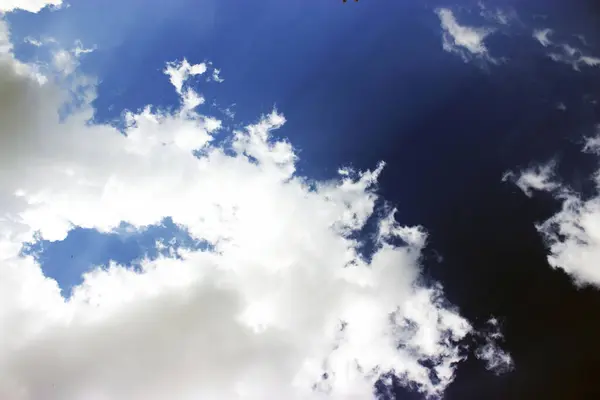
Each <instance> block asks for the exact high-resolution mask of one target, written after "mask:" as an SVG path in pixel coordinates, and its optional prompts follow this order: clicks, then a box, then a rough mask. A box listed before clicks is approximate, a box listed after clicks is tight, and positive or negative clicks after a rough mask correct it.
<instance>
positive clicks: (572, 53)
mask: <svg viewBox="0 0 600 400" xmlns="http://www.w3.org/2000/svg"><path fill="white" fill-rule="evenodd" d="M553 33H554V31H553V30H552V29H549V28H545V29H536V30H534V31H533V35H532V36H533V37H534V38H535V39H536V40H537V41H538V42H539V43H540V44H541V45H542V46H544V47H547V48H552V49H553V50H552V51H551V52H550V53H548V57H549V58H550V59H552V60H553V61H556V62H560V63H564V64H569V65H571V66H572V67H573V69H574V70H576V71H579V70H580V67H581V66H588V67H597V66H600V58H598V57H594V56H590V55H587V54H584V53H583V52H582V50H580V49H579V48H577V47H575V46H572V45H570V44H568V43H564V42H562V43H555V42H554V41H552V40H551V39H550V35H552V34H553ZM574 36H577V37H578V38H579V39H580V40H581V41H582V42H583V43H584V44H585V38H584V37H583V36H581V35H574Z"/></svg>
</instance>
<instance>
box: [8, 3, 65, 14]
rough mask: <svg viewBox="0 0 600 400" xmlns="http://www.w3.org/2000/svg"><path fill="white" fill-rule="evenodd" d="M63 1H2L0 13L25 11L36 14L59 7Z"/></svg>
mask: <svg viewBox="0 0 600 400" xmlns="http://www.w3.org/2000/svg"><path fill="white" fill-rule="evenodd" d="M60 5H62V0H2V1H1V2H0V13H3V12H11V11H15V10H25V11H29V12H33V13H36V12H38V11H40V10H42V9H43V8H45V7H51V6H54V7H59V6H60Z"/></svg>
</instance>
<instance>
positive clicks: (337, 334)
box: [0, 23, 499, 400]
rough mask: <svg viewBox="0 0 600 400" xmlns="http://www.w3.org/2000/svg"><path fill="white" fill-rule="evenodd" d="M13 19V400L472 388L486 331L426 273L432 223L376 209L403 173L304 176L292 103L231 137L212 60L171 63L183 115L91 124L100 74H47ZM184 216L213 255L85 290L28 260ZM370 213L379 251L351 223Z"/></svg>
mask: <svg viewBox="0 0 600 400" xmlns="http://www.w3.org/2000/svg"><path fill="white" fill-rule="evenodd" d="M0 27H1V28H2V29H1V30H0V31H1V32H3V34H0V49H1V53H0V71H1V73H0V120H1V121H2V125H1V127H0V212H1V214H0V332H1V333H2V337H1V340H0V398H2V399H18V400H29V399H35V400H37V399H40V398H44V399H48V400H58V399H60V400H83V399H85V400H89V399H111V400H120V399H123V400H125V399H127V400H132V399H133V400H135V399H140V400H141V399H143V400H152V399H165V398H174V399H188V398H189V399H192V398H220V399H237V398H239V399H279V398H286V399H311V398H314V399H318V398H324V397H327V398H332V399H365V398H369V397H371V396H372V387H373V383H374V381H375V379H377V377H378V376H379V374H380V373H384V372H388V371H394V373H395V374H397V375H398V376H399V377H400V378H401V379H402V380H403V381H404V382H405V383H406V384H411V385H416V387H418V388H419V390H420V391H422V392H424V393H426V394H429V395H438V394H440V393H442V392H443V390H444V389H445V387H446V386H447V385H448V384H449V383H450V382H451V381H452V380H453V377H454V369H455V367H456V363H457V362H458V361H460V360H461V359H462V358H463V355H464V351H463V350H462V347H461V345H459V343H458V342H459V341H461V339H463V338H465V337H466V336H467V335H468V334H469V333H470V332H472V327H471V325H470V324H469V322H468V321H466V320H465V319H464V318H462V317H461V316H460V315H459V314H458V312H457V311H456V310H454V309H451V308H448V306H447V305H445V302H444V301H443V298H442V295H443V293H442V288H441V287H440V286H439V285H434V286H432V287H428V286H424V285H423V284H422V283H418V282H420V279H419V278H420V269H419V259H420V254H421V249H422V247H423V246H424V245H425V242H426V234H425V232H424V230H423V229H422V228H420V227H403V226H400V225H398V224H397V223H396V222H395V221H394V217H393V210H392V209H388V210H387V211H385V212H383V213H382V214H381V216H380V217H377V216H376V215H375V213H374V207H375V201H376V200H377V198H378V197H377V194H376V192H375V189H376V182H377V177H378V175H379V173H380V171H381V168H383V164H382V165H380V166H378V167H377V168H376V169H374V170H373V171H365V172H354V171H350V170H346V169H342V170H340V172H339V177H338V178H336V179H334V180H331V181H319V182H314V181H310V180H308V179H305V178H302V177H299V176H296V175H295V163H296V159H297V157H296V154H295V152H294V149H293V148H292V146H291V144H289V143H288V142H286V141H285V140H281V139H275V138H273V137H272V136H271V132H272V130H274V129H277V128H279V127H281V126H282V125H283V124H284V123H285V118H284V117H283V115H282V114H280V113H278V112H276V111H273V112H272V113H270V114H269V115H266V116H263V117H261V118H260V119H259V120H258V121H256V123H255V124H253V125H250V126H248V127H246V128H245V129H244V130H242V131H236V132H234V134H233V136H232V137H231V138H230V140H229V141H228V142H227V143H226V144H222V145H217V144H213V143H212V142H213V134H214V133H215V132H216V131H218V130H219V129H220V127H221V122H220V121H218V120H216V119H214V118H210V117H207V116H203V115H201V114H199V113H198V112H197V111H196V107H197V106H198V105H200V104H202V96H201V95H200V94H198V93H197V92H196V91H195V90H193V89H192V87H191V85H190V83H189V81H188V79H189V78H190V76H193V75H201V74H203V73H205V72H206V66H201V65H195V66H194V65H190V64H189V63H187V61H183V62H179V63H171V64H168V65H167V67H166V69H165V73H166V74H167V75H169V78H170V80H171V82H172V83H173V85H174V87H175V89H176V90H177V92H178V93H179V94H180V97H181V107H180V108H179V109H178V110H175V111H173V112H166V111H163V110H156V109H153V108H152V107H147V108H146V109H145V110H143V111H140V112H136V113H132V112H129V113H127V115H126V117H125V119H126V128H125V129H124V132H120V131H118V130H117V129H116V128H114V127H111V126H108V125H98V124H90V123H89V120H90V118H91V117H92V116H93V109H92V108H91V106H90V101H91V100H92V99H93V96H94V86H93V81H91V80H89V79H86V78H85V77H81V76H77V75H73V69H71V68H69V69H67V70H65V69H61V70H60V71H57V74H56V75H55V76H53V77H49V79H42V77H41V75H40V74H39V73H38V72H36V70H35V69H33V68H31V67H30V66H28V65H24V64H21V63H19V62H18V61H16V60H15V58H14V56H13V55H12V53H11V51H10V42H9V40H8V33H7V30H6V27H5V26H4V25H3V24H2V23H0ZM2 43H4V44H2ZM75 74H76V72H75ZM65 75H67V78H68V79H67V78H65ZM56 79H58V81H57V80H56ZM64 85H78V90H77V91H73V90H71V91H70V90H68V89H73V88H72V87H70V88H69V87H66V88H65V87H64ZM69 93H83V96H82V97H79V98H77V99H76V100H77V101H71V100H72V98H71V97H70V95H69ZM69 102H71V103H70V108H69V110H70V112H69V114H68V115H67V116H64V113H63V117H62V118H61V116H60V115H61V112H59V111H61V110H64V104H65V103H69ZM378 215H379V214H378ZM168 216H170V217H172V218H173V221H174V222H175V223H177V224H180V225H182V226H183V227H185V228H186V229H188V230H189V232H190V234H191V235H192V236H193V237H194V238H196V239H202V240H206V241H209V242H210V243H211V244H212V245H213V246H212V247H211V249H210V250H205V251H202V250H193V251H192V250H181V251H180V252H179V253H180V254H179V256H180V257H178V258H175V257H172V258H169V257H161V258H159V259H157V260H153V261H150V260H148V261H145V262H143V264H142V268H141V271H140V270H134V269H132V268H128V267H127V266H121V265H110V266H108V267H105V268H97V269H95V270H94V271H92V272H90V273H88V274H86V275H85V277H84V282H83V283H82V284H81V285H80V286H77V287H75V288H74V290H73V295H72V297H71V298H69V299H68V300H67V299H64V298H63V297H62V296H61V293H60V290H59V288H58V285H57V283H56V282H55V281H54V280H52V279H50V278H48V277H46V276H44V274H43V272H42V270H41V268H40V265H38V264H37V263H36V261H35V260H34V259H33V258H32V257H29V256H22V255H21V254H20V250H21V246H22V244H23V243H24V242H26V241H30V240H32V239H33V237H34V234H35V233H36V232H38V233H39V235H41V237H43V238H46V239H49V240H60V239H63V238H64V237H65V236H66V234H67V233H68V231H69V230H70V229H72V228H73V227H74V226H80V227H87V228H95V229H98V230H101V231H110V230H112V229H115V228H116V227H118V226H119V224H120V223H121V222H123V221H124V222H128V223H130V224H132V225H134V226H136V227H143V226H146V225H149V224H154V223H158V222H159V221H161V220H162V219H163V218H165V217H168ZM369 218H376V219H377V222H378V223H377V226H378V228H377V231H378V235H377V237H376V242H377V246H376V250H375V252H374V255H373V258H372V260H371V261H366V260H364V259H363V258H361V257H360V256H359V255H358V250H357V248H358V247H359V245H360V244H361V242H360V241H358V240H356V239H352V238H351V235H350V233H352V232H355V231H357V230H360V229H361V228H363V227H364V226H365V224H366V221H367V219H369ZM392 239H394V240H392ZM397 239H402V240H403V241H404V242H405V245H404V246H397V245H395V244H392V242H395V241H396V240H397ZM498 351H499V350H498ZM486 357H490V355H489V354H486ZM424 361H428V362H427V363H424ZM432 364H433V366H431V365H432ZM427 365H429V366H427ZM325 377H326V378H325Z"/></svg>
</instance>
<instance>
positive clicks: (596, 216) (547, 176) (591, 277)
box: [516, 136, 600, 288]
mask: <svg viewBox="0 0 600 400" xmlns="http://www.w3.org/2000/svg"><path fill="white" fill-rule="evenodd" d="M583 150H584V151H585V152H589V153H593V154H596V155H598V156H600V136H598V137H593V138H589V139H588V140H587V142H586V145H585V147H584V149H583ZM552 170H553V166H552V165H551V164H550V165H547V166H541V167H539V168H537V169H535V170H528V171H524V172H523V173H522V174H521V177H520V178H519V179H518V180H517V181H516V182H517V184H519V181H521V182H527V183H528V184H525V185H519V186H520V187H521V188H522V189H523V190H524V191H525V193H530V192H529V190H528V188H534V189H539V190H545V191H549V192H551V193H553V195H554V196H555V197H556V198H557V199H559V200H561V201H562V208H561V210H560V211H559V212H558V213H556V214H555V215H554V216H552V217H551V218H549V219H548V220H546V221H544V222H543V223H541V224H538V225H537V229H538V231H539V232H540V233H541V234H542V235H543V237H544V239H545V240H546V243H547V245H548V248H549V256H548V262H549V264H550V265H551V266H552V267H553V268H560V269H562V270H564V271H565V272H566V273H567V274H569V275H570V276H571V277H572V278H573V281H574V282H575V284H577V285H579V286H585V285H593V286H596V287H599V288H600V267H599V266H600V171H598V172H597V173H596V174H595V176H594V179H595V181H596V186H597V188H598V194H597V195H596V196H593V197H591V198H588V199H583V198H582V196H580V195H579V194H578V193H575V192H573V191H572V190H571V189H570V188H569V187H567V186H566V185H563V184H561V183H559V182H557V181H556V180H555V179H554V178H553V175H552Z"/></svg>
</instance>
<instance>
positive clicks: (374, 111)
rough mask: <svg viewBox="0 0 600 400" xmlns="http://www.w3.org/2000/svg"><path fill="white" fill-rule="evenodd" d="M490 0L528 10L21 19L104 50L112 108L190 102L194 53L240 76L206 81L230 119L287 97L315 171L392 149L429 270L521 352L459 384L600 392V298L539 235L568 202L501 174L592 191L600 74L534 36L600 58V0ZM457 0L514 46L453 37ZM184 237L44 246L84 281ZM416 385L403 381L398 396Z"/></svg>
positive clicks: (283, 10) (158, 231)
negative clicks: (421, 231)
mask: <svg viewBox="0 0 600 400" xmlns="http://www.w3.org/2000/svg"><path fill="white" fill-rule="evenodd" d="M149 3H152V6H149ZM484 3H485V6H486V9H488V10H495V9H496V7H500V8H502V9H503V10H510V11H512V12H514V14H511V15H513V19H511V20H510V22H509V23H508V24H500V23H498V22H497V21H494V20H493V18H491V17H489V16H488V17H486V16H485V15H482V12H481V8H480V6H479V5H478V2H477V1H454V2H440V1H429V0H428V1H420V0H418V1H417V0H405V1H400V0H398V1H381V0H371V1H369V0H360V1H359V2H357V3H355V2H347V3H346V4H343V3H342V1H341V0H340V1H337V0H306V1H303V0H290V1H280V0H261V1H237V0H235V1H234V0H219V1H217V0H201V1H191V0H172V1H169V2H165V1H147V0H145V1H142V0H135V1H127V2H122V1H116V0H108V1H104V2H102V5H100V2H98V1H87V0H72V1H71V4H72V6H71V7H70V8H67V9H64V10H62V11H61V12H43V13H42V15H41V16H40V15H38V16H36V17H35V23H34V22H33V21H34V17H33V16H31V15H29V14H26V13H15V14H13V15H11V16H10V18H9V20H10V21H13V22H14V25H15V27H16V29H15V31H14V32H13V36H14V37H17V38H19V37H22V38H24V37H26V36H36V35H40V34H42V33H43V34H46V35H49V36H53V37H56V38H58V39H59V40H61V41H63V42H66V43H70V42H72V41H73V40H75V39H76V38H77V39H81V41H82V43H83V44H84V45H92V44H96V45H97V47H98V50H97V51H95V52H93V53H90V54H88V55H85V56H84V57H83V58H82V68H83V69H84V70H86V71H87V72H90V73H93V74H97V75H98V76H99V77H100V79H101V83H100V85H99V91H98V98H97V100H96V101H95V105H96V107H97V109H98V114H97V115H96V119H97V120H99V121H110V120H114V119H116V118H117V117H119V115H120V112H121V111H122V110H123V109H126V108H128V109H138V108H141V107H143V106H144V105H145V104H146V103H151V104H155V105H161V106H164V107H169V106H172V105H173V104H174V103H175V102H176V101H177V97H176V94H175V93H174V92H173V90H172V88H171V86H170V85H169V83H168V80H167V79H166V78H165V77H164V75H163V73H162V69H163V68H164V63H165V62H166V61H170V60H176V59H181V58H182V57H183V56H185V57H187V59H189V60H190V62H202V61H204V60H209V61H211V62H212V63H213V65H214V66H215V67H216V68H219V69H220V70H221V73H222V76H223V78H224V79H225V81H224V82H222V83H216V82H208V83H205V82H202V81H200V82H199V83H198V87H199V88H201V89H200V90H201V92H202V93H203V94H204V95H205V96H206V99H207V104H206V105H205V106H204V107H207V108H210V109H211V110H212V112H213V113H214V114H215V115H219V113H224V111H223V110H225V109H226V108H229V109H230V110H231V111H234V112H235V118H234V119H233V120H231V123H233V124H237V125H239V126H242V125H245V124H246V123H248V122H251V121H255V120H256V118H257V116H259V115H260V114H261V113H267V112H269V111H270V110H271V109H272V108H273V107H274V106H276V107H277V109H278V110H279V111H281V112H283V113H284V114H285V116H286V118H287V120H288V123H287V124H286V125H285V127H284V128H283V129H281V130H279V131H277V134H278V135H283V136H286V137H289V138H290V140H291V142H292V143H293V145H294V146H295V147H297V148H298V149H299V150H300V157H301V160H300V173H302V174H306V175H308V176H310V177H314V178H323V177H330V176H332V175H333V174H334V173H335V171H336V170H337V168H338V167H339V166H340V165H352V166H354V167H356V168H359V169H365V168H373V167H375V165H376V164H377V162H378V161H380V160H384V161H386V163H387V165H386V167H385V169H384V172H383V175H382V177H381V181H380V192H381V193H382V195H383V197H384V198H385V199H386V200H388V201H390V202H391V203H393V204H394V205H395V206H396V207H398V210H399V211H398V214H397V219H398V220H399V221H400V222H402V223H404V224H407V225H413V224H421V225H423V226H424V227H425V228H426V229H427V231H428V232H429V245H428V248H427V250H426V256H425V258H424V260H423V263H424V268H425V271H426V273H427V276H429V277H431V278H432V279H434V280H437V281H439V282H441V283H442V284H443V285H444V289H445V293H446V295H447V297H448V300H449V301H450V302H452V303H454V304H456V305H457V306H458V307H459V308H460V310H461V314H462V315H464V316H465V317H466V318H468V319H469V320H471V321H474V323H475V325H478V324H479V325H480V326H483V324H484V323H485V321H486V320H487V318H488V317H489V315H490V314H491V315H494V316H496V317H497V318H498V319H499V321H500V322H501V325H502V330H503V332H504V334H505V347H506V349H507V350H508V351H510V353H511V354H512V356H513V358H514V362H515V366H516V368H515V370H514V371H513V372H511V373H508V374H505V375H502V376H495V375H494V374H490V373H486V372H485V371H482V368H481V364H479V361H477V360H476V359H472V360H471V361H468V362H466V363H465V364H464V365H462V366H461V367H460V368H459V370H458V376H457V379H456V381H455V382H454V383H453V384H452V385H451V386H450V387H449V389H448V391H447V392H446V398H447V399H451V400H454V399H461V400H464V399H474V400H475V399H503V400H505V399H592V398H600V388H599V387H598V385H597V382H596V380H597V378H596V375H597V372H596V371H597V370H598V367H597V366H598V365H599V363H600V341H599V340H598V338H600V322H598V321H599V319H598V316H599V315H600V293H598V291H597V290H596V289H593V288H583V289H578V288H576V287H575V286H574V285H573V284H572V282H571V280H570V278H569V277H568V276H567V275H566V274H564V273H563V272H561V271H560V270H554V269H551V268H550V267H549V266H548V263H547V261H546V256H547V249H546V248H545V246H544V243H543V241H542V238H541V237H540V235H539V234H538V232H537V231H536V229H535V223H536V222H541V221H543V220H545V219H547V218H548V217H550V216H551V215H553V214H554V213H555V212H556V211H557V210H558V208H559V207H560V203H559V202H557V201H556V200H554V199H553V198H552V197H551V196H549V195H544V194H540V195H538V196H534V197H532V198H528V197H526V196H525V195H524V194H523V193H522V192H521V191H520V190H519V189H518V188H517V187H516V186H515V185H513V184H511V183H509V182H503V181H502V176H503V174H504V173H505V172H506V171H508V170H518V169H519V168H525V167H527V166H529V165H532V164H535V163H538V162H544V161H547V160H549V159H554V160H556V161H558V163H557V165H558V166H559V170H558V174H559V176H560V177H561V178H562V179H563V181H565V182H568V183H569V184H570V185H571V186H572V187H573V188H575V189H577V190H578V191H580V192H582V193H591V192H592V190H593V188H594V187H593V183H592V181H591V179H590V177H591V175H592V173H593V172H594V171H595V169H596V167H597V160H596V159H595V158H594V157H592V156H591V155H584V154H582V153H581V151H580V150H581V147H582V145H583V139H584V138H585V137H587V136H590V135H592V134H593V133H594V130H595V125H596V124H597V123H599V122H600V108H599V105H598V101H600V79H599V77H600V69H599V68H597V67H594V66H581V68H579V71H577V70H575V69H574V68H573V66H572V65H571V64H568V63H563V62H557V61H554V60H552V59H551V58H549V57H548V54H547V53H548V49H547V48H545V47H543V46H542V45H541V44H540V43H539V42H538V41H537V40H536V39H534V38H533V31H534V30H535V29H544V28H550V29H552V30H553V31H554V32H555V33H554V36H552V39H553V40H556V41H565V42H566V43H570V44H571V45H573V46H577V47H579V48H581V49H583V50H582V51H585V52H586V54H588V53H589V54H591V55H595V56H600V6H598V4H597V2H593V1H591V0H588V1H583V0H582V1H573V2H565V1H555V0H552V1H542V0H536V1H528V2H525V1H518V0H507V1H487V2H484ZM106 4H109V5H106ZM438 7H448V8H450V9H452V10H453V11H454V15H455V16H456V18H457V20H458V21H459V22H460V23H461V24H464V25H470V26H494V27H495V29H496V30H497V31H496V32H495V33H494V34H493V35H490V37H489V39H487V40H486V45H487V47H488V52H489V54H490V55H491V56H493V57H496V58H498V59H499V58H504V59H505V60H504V61H502V62H499V63H497V64H494V63H493V62H489V61H485V60H481V59H478V58H477V57H473V58H472V59H469V60H467V61H466V62H465V60H463V58H462V57H461V56H460V55H459V54H456V53H452V52H448V51H444V49H443V48H442V28H441V26H440V18H439V17H438V15H436V13H435V10H436V9H437V8H438ZM117 9H118V10H120V12H118V13H117V12H115V11H114V10H117ZM30 21H31V22H30ZM66 21H69V23H67V22H66ZM73 21H75V25H73ZM78 24H79V25H80V26H77V25H78ZM107 26H110V28H108V29H107ZM83 27H85V29H83ZM82 33H83V36H82ZM576 35H582V36H581V37H583V38H584V39H585V40H584V41H585V43H583V42H584V41H583V40H582V39H581V37H579V36H576ZM15 42H18V40H16V41H15ZM19 47H22V49H21V51H23V54H28V56H30V57H35V52H32V51H31V49H29V50H27V44H25V43H24V44H22V45H20V46H19ZM561 105H562V106H561ZM563 106H564V107H563ZM222 115H223V118H224V119H227V118H228V117H226V116H225V115H224V114H222ZM174 231H176V229H175V228H174V227H173V226H172V223H170V222H169V221H167V222H166V223H165V224H164V225H163V226H161V227H155V228H150V229H149V231H148V232H147V233H148V235H144V236H140V235H137V234H136V235H133V236H129V237H128V238H126V239H121V238H119V237H118V236H115V235H103V234H100V233H97V232H94V231H87V230H81V229H79V230H75V231H73V232H71V233H70V234H69V237H68V238H67V239H66V240H64V241H62V242H57V243H45V242H44V243H38V244H35V245H33V246H34V248H35V250H36V251H37V253H38V254H39V257H40V259H41V261H42V263H43V265H44V267H45V268H46V270H47V274H48V275H50V276H53V277H55V278H57V280H58V281H59V283H60V284H61V286H62V287H63V290H65V291H69V290H70V289H69V288H70V287H71V286H73V285H74V284H76V283H77V282H78V281H79V275H78V274H80V273H81V272H83V271H85V270H86V269H87V268H90V266H91V265H95V264H99V263H100V264H101V263H106V262H107V261H108V260H107V259H106V257H105V255H106V254H107V250H110V253H111V254H114V255H115V256H114V257H113V259H114V260H116V261H119V262H126V263H129V262H132V260H134V259H136V258H139V257H140V256H141V255H143V254H146V253H148V252H150V253H149V254H151V255H152V254H154V255H156V253H155V251H156V250H152V246H153V243H154V241H155V240H156V239H157V238H166V239H168V238H170V237H172V236H173V234H174V233H173V232H174ZM178 235H181V236H180V238H181V239H182V240H183V242H184V243H187V242H185V241H186V240H188V239H189V238H187V237H186V236H185V235H184V234H183V233H178ZM186 238H187V239H186ZM108 248H110V249H108ZM152 252H154V253H152ZM71 255H73V257H72V258H71ZM413 397H414V398H419V397H418V396H417V395H414V394H411V393H410V392H409V391H407V390H405V389H400V388H398V392H397V398H398V399H406V398H408V399H410V398H413Z"/></svg>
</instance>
